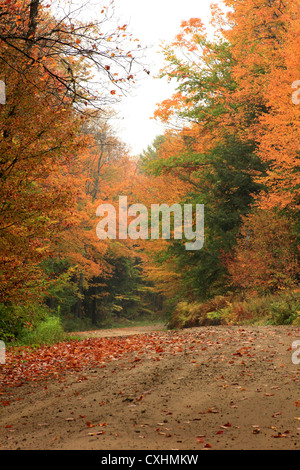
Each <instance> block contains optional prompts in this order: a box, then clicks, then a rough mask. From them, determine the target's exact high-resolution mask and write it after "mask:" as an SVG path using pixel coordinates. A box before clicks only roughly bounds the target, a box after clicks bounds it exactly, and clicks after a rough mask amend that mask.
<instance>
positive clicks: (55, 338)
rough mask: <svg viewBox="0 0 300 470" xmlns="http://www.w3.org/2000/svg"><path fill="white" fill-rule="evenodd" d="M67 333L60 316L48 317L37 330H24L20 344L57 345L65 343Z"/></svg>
mask: <svg viewBox="0 0 300 470" xmlns="http://www.w3.org/2000/svg"><path fill="white" fill-rule="evenodd" d="M64 338H65V333H64V330H63V327H62V324H61V319H60V318H59V317H58V316H53V315H51V316H48V317H46V318H45V319H44V320H43V321H42V322H41V323H40V324H39V325H38V326H37V327H36V328H34V329H32V330H24V331H23V334H21V336H20V339H19V343H20V344H23V345H28V346H30V345H41V344H55V343H59V342H61V341H63V340H64Z"/></svg>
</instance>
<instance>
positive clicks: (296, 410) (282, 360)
mask: <svg viewBox="0 0 300 470" xmlns="http://www.w3.org/2000/svg"><path fill="white" fill-rule="evenodd" d="M139 340H141V342H142V344H145V348H144V350H141V351H139V356H138V358H137V353H136V352H132V353H126V354H125V355H124V357H120V358H119V359H117V360H111V361H110V362H107V364H105V365H101V366H100V365H99V367H94V366H93V367H91V368H86V369H85V370H84V371H81V372H78V371H77V372H74V371H68V372H67V373H66V374H65V376H64V377H61V378H59V379H51V380H48V381H47V382H46V381H41V382H36V383H31V382H28V383H26V384H25V385H23V386H21V387H12V388H8V389H7V390H5V396H2V400H5V403H6V406H1V407H0V408H1V411H0V433H1V434H0V443H1V447H0V448H1V449H2V450H4V449H10V450H15V449H27V450H29V449H34V450H35V449H36V450H38V449H43V450H46V449H57V450H60V449H61V450H62V449H64V450H65V449H78V450H85V449H97V450H100V449H103V450H132V449H134V450H144V449H148V450H175V449H176V450H197V451H198V450H202V449H203V450H204V449H205V450H207V449H212V450H216V449H238V450H240V449H250V450H251V449H253V450H255V449H295V450H299V448H300V407H299V406H300V391H299V377H300V375H299V373H300V365H295V364H293V362H292V354H293V350H292V349H291V345H292V343H293V342H294V341H296V340H300V329H299V328H288V327H278V328H277V327H276V328H274V327H261V328H256V327H255V328H254V327H245V328H236V327H209V328H197V329H193V330H184V331H180V332H162V331H156V332H153V333H151V332H149V333H147V334H144V336H142V337H140V338H139ZM109 341H111V342H112V343H111V344H112V345H113V342H114V341H117V339H115V338H111V339H110V340H109ZM124 341H127V340H126V338H124ZM151 341H156V342H157V343H156V344H161V345H162V347H161V348H160V349H159V348H158V347H157V346H156V349H155V350H153V349H151V351H150V344H151ZM2 404H3V403H2Z"/></svg>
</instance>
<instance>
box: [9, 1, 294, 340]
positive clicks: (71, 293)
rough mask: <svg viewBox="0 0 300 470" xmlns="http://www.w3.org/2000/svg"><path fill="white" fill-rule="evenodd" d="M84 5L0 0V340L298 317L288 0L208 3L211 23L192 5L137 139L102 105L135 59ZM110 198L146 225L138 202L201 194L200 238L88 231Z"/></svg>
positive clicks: (113, 97) (134, 70) (109, 18)
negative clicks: (168, 86)
mask: <svg viewBox="0 0 300 470" xmlns="http://www.w3.org/2000/svg"><path fill="white" fill-rule="evenodd" d="M100 3H101V4H103V6H101V8H99V12H98V14H97V15H94V18H93V19H86V20H84V19H82V17H80V15H79V14H78V12H79V11H80V10H82V8H84V7H78V6H77V7H76V5H75V4H74V5H73V6H72V5H71V4H70V5H69V4H68V6H66V7H65V8H61V9H58V8H56V1H53V2H52V1H49V0H48V1H46V0H45V1H44V0H1V10H0V80H1V96H2V101H1V103H2V104H0V180H1V184H0V194H1V195H0V201H1V202H0V339H1V340H2V341H3V342H5V343H6V344H10V343H11V344H41V342H43V341H53V342H58V341H60V340H61V339H62V338H64V337H65V336H64V335H65V333H72V332H73V333H74V332H79V331H86V330H92V329H97V328H98V329H101V328H105V327H108V326H112V325H114V324H118V325H120V324H121V325H122V324H123V325H125V326H126V325H127V324H132V322H133V323H134V322H135V324H139V323H140V322H150V323H161V322H164V323H165V324H166V325H167V326H168V328H170V329H182V328H190V327H202V326H219V325H296V326H297V325H300V289H299V246H300V239H299V237H300V233H299V229H300V221H299V209H300V205H299V204H300V176H299V155H300V49H299V37H300V20H299V13H300V5H299V1H298V0H297V1H295V0H285V1H283V0H240V1H236V0H224V7H225V8H221V6H220V5H215V4H213V5H212V7H211V27H212V28H213V31H214V33H213V34H211V33H210V32H207V30H206V28H205V26H204V24H203V22H202V20H201V12H199V18H191V19H186V20H183V21H182V24H181V29H180V30H179V31H178V34H177V36H176V37H175V38H174V40H173V42H172V43H170V44H168V45H164V48H163V50H162V54H163V56H164V63H165V66H164V68H163V69H162V70H161V72H160V76H159V77H157V80H160V79H163V78H164V79H165V78H167V80H169V81H170V82H172V83H175V84H176V92H175V94H174V95H173V96H166V99H165V100H164V101H162V102H160V103H157V107H156V111H155V115H154V116H153V118H154V119H156V120H157V121H159V122H162V123H163V124H164V125H165V128H166V131H165V132H164V133H162V134H161V135H158V136H157V137H156V139H155V140H154V142H153V143H152V144H151V145H148V143H147V142H145V150H144V151H143V152H142V154H140V155H132V154H131V153H130V150H129V149H128V148H127V145H126V144H125V143H124V142H123V141H122V139H120V137H119V136H118V131H117V129H116V126H115V118H116V111H115V108H114V106H115V104H116V103H117V102H118V100H120V99H122V94H123V93H125V92H127V91H128V90H129V91H130V89H132V88H134V86H135V84H136V83H137V82H138V81H139V80H140V78H141V77H147V76H148V75H149V74H150V73H151V70H150V71H149V68H148V66H147V64H145V63H144V60H143V44H140V42H139V41H138V40H137V39H136V38H134V37H133V36H132V34H131V32H130V30H129V29H128V26H127V25H126V24H125V25H123V24H116V22H115V18H114V10H113V2H111V3H109V2H107V4H106V5H104V2H100ZM183 16H184V6H183ZM79 18H80V19H79ZM4 95H5V96H4ZM3 98H5V100H4V99H3ZM121 196H126V197H127V199H128V204H131V205H134V204H142V205H143V206H145V207H147V208H148V209H149V227H151V212H150V208H151V205H153V204H156V205H159V206H160V205H168V206H172V205H174V204H176V205H178V204H179V205H180V206H181V207H182V208H183V207H184V206H185V205H192V207H193V208H196V207H197V205H203V206H204V210H205V222H204V223H205V232H204V233H205V241H204V245H203V248H201V249H199V250H193V251H188V250H186V246H185V245H186V242H187V238H186V236H185V234H181V236H180V237H176V236H175V235H176V234H175V230H174V224H173V225H172V223H171V233H170V237H169V238H170V239H169V240H167V239H164V238H163V237H162V236H159V237H157V238H156V239H152V238H151V237H150V233H149V236H148V237H147V239H146V237H143V236H142V231H141V232H140V233H141V236H140V237H136V239H126V240H125V239H121V238H116V239H113V238H109V237H107V238H106V239H103V240H100V239H99V237H98V236H97V233H96V228H97V224H98V223H99V217H98V216H97V209H98V208H99V206H100V205H103V204H110V205H113V206H114V207H116V208H117V207H118V204H119V198H120V197H121ZM152 217H153V216H152ZM172 220H173V218H172ZM172 220H171V222H172ZM160 222H161V221H160ZM196 222H197V221H196V219H195V217H194V219H193V221H192V226H193V227H192V228H194V230H195V227H196ZM140 228H141V227H140Z"/></svg>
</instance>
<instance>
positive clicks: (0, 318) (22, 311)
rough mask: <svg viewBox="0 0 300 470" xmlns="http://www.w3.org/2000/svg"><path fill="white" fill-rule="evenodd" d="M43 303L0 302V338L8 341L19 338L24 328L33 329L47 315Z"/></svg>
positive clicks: (46, 309)
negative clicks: (6, 303)
mask: <svg viewBox="0 0 300 470" xmlns="http://www.w3.org/2000/svg"><path fill="white" fill-rule="evenodd" d="M48 313H49V309H48V308H47V307H46V306H45V305H40V304H30V305H26V304H25V305H3V304H0V340H3V341H5V342H7V343H8V342H10V341H13V340H16V339H18V338H19V336H20V335H21V334H23V331H24V330H26V329H33V328H35V327H37V325H38V324H39V323H40V322H41V321H42V320H43V319H44V318H45V317H46V316H47V315H48Z"/></svg>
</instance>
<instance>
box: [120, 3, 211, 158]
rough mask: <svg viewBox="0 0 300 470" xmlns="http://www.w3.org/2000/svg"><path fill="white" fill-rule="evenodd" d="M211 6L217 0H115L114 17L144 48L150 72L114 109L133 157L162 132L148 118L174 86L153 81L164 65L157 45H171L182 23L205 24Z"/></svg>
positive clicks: (145, 60) (160, 128)
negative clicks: (193, 21)
mask: <svg viewBox="0 0 300 470" xmlns="http://www.w3.org/2000/svg"><path fill="white" fill-rule="evenodd" d="M211 3H217V1H216V0H214V2H212V1H211V0H115V11H116V16H117V17H119V18H120V21H121V22H122V24H124V23H126V24H128V30H129V31H130V32H131V33H132V34H133V36H134V37H136V38H137V39H139V40H140V43H141V44H142V46H143V47H144V46H147V51H146V53H145V58H144V59H143V61H144V62H146V64H147V63H148V64H149V67H148V68H149V69H150V72H151V75H150V76H148V75H147V76H146V77H145V78H144V79H143V80H142V81H141V82H140V83H139V84H137V85H136V87H135V89H134V90H132V91H131V94H130V96H127V97H124V98H123V99H122V102H121V103H120V104H119V105H118V106H117V110H118V112H119V113H120V119H119V120H118V134H119V137H120V138H121V139H122V140H123V141H124V142H125V143H126V144H127V145H128V146H129V148H130V149H131V154H132V155H138V154H139V153H141V152H142V151H143V150H144V149H146V148H147V147H148V146H149V145H151V143H152V142H153V140H154V139H155V137H156V136H157V135H160V134H162V133H163V131H164V128H163V126H162V124H160V123H156V122H155V121H154V120H152V119H151V117H152V116H153V114H154V111H155V108H156V104H157V103H159V102H161V101H163V100H165V99H168V98H170V97H171V96H172V93H173V91H174V85H170V84H168V83H167V81H166V80H161V79H155V78H154V77H155V75H156V74H157V72H158V71H159V70H160V69H161V68H162V66H163V56H162V54H159V53H158V51H159V50H160V44H161V43H162V42H163V41H166V42H167V43H171V42H172V40H173V39H174V38H175V36H176V34H178V33H179V31H180V24H181V21H183V20H188V19H190V18H201V19H202V21H203V22H204V23H205V24H207V23H208V21H209V17H210V4H211ZM123 22H124V23H123ZM145 75H146V74H145Z"/></svg>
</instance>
